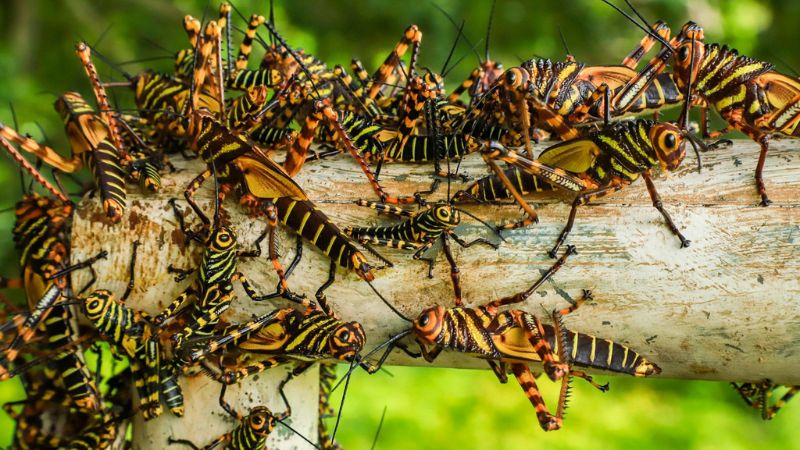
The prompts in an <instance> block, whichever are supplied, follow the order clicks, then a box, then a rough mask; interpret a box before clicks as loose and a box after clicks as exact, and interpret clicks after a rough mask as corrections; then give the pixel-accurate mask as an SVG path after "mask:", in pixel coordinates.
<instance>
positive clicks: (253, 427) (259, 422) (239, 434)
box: [167, 381, 319, 450]
mask: <svg viewBox="0 0 800 450" xmlns="http://www.w3.org/2000/svg"><path fill="white" fill-rule="evenodd" d="M285 383H286V382H285V381H284V382H283V383H281V386H280V388H279V392H280V394H281V398H282V399H283V402H284V404H285V405H286V410H285V411H283V412H280V413H278V414H275V413H273V412H272V411H271V410H270V409H269V408H267V407H266V406H263V405H262V406H256V407H253V408H251V409H250V412H249V413H248V414H247V415H244V414H242V413H240V412H238V411H236V410H235V409H234V408H233V407H232V406H231V405H230V404H229V403H228V402H227V401H225V391H226V390H227V387H228V385H226V384H223V385H222V389H221V390H220V393H219V404H220V406H222V409H224V410H225V412H227V413H228V414H230V415H231V416H232V417H234V418H235V419H236V420H238V421H239V425H237V426H236V428H234V429H233V431H230V432H228V433H225V434H223V435H222V436H220V437H218V438H217V439H215V440H214V441H213V442H211V443H209V444H208V445H205V446H203V447H198V446H197V445H195V444H194V442H192V441H190V440H188V439H175V438H173V437H172V436H170V437H169V438H168V440H167V442H169V443H170V444H183V445H187V446H189V447H192V448H193V449H195V450H211V449H212V448H216V447H217V446H218V445H220V444H223V443H224V444H225V448H227V449H231V450H262V449H265V448H266V443H267V438H268V437H269V435H270V434H271V433H272V431H273V430H274V429H275V422H278V423H280V424H281V425H283V426H285V427H286V428H288V429H289V430H291V431H292V432H293V433H295V434H297V435H298V436H300V438H302V439H303V440H304V441H306V442H307V443H309V444H310V445H311V446H312V447H314V448H317V449H318V448H319V447H318V446H317V445H315V444H314V443H313V442H311V441H310V440H309V439H308V438H306V437H305V436H303V435H302V434H300V433H298V432H297V431H296V430H295V429H294V428H292V427H291V426H289V424H287V423H286V422H284V420H285V419H286V418H288V417H289V416H290V415H291V414H292V408H291V406H290V405H289V401H288V400H287V399H286V394H285V393H284V392H283V386H284V385H285Z"/></svg>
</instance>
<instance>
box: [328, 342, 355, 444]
mask: <svg viewBox="0 0 800 450" xmlns="http://www.w3.org/2000/svg"><path fill="white" fill-rule="evenodd" d="M357 361H358V360H357V359H356V358H353V360H352V361H351V362H350V370H348V371H347V381H345V383H344V392H342V401H341V402H339V412H338V413H337V414H336V423H335V424H334V425H333V433H332V434H331V443H333V442H336V432H337V431H338V430H339V421H340V420H341V419H342V409H344V399H345V398H346V397H347V389H348V388H349V387H350V377H351V376H352V374H353V367H355V366H357Z"/></svg>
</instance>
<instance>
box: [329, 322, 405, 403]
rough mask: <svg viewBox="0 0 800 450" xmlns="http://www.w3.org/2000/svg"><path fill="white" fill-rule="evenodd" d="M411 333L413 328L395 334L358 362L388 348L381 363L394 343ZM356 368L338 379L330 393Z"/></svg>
mask: <svg viewBox="0 0 800 450" xmlns="http://www.w3.org/2000/svg"><path fill="white" fill-rule="evenodd" d="M413 331H414V329H413V328H409V329H407V330H405V331H402V332H400V333H399V334H396V335H394V336H392V337H390V338H389V339H387V340H386V341H385V342H383V343H382V344H380V345H378V346H376V347H375V348H373V349H372V350H370V351H369V353H367V354H366V355H365V356H364V357H362V358H360V361H365V360H366V359H367V358H369V357H370V356H372V355H374V354H375V353H376V352H377V351H378V350H380V349H382V348H384V347H388V348H387V351H386V353H384V355H383V356H381V361H384V360H385V359H386V356H387V355H388V353H389V352H390V351H391V350H392V349H394V346H395V343H396V342H397V341H399V340H400V339H403V338H404V337H406V336H408V335H409V334H411V333H412V332H413ZM359 365H360V363H359ZM356 367H358V366H356ZM356 367H353V368H352V369H350V370H348V371H347V373H346V374H345V375H344V377H342V378H341V379H339V381H338V382H337V383H336V384H335V385H334V386H333V387H332V388H331V392H334V391H335V390H336V389H337V388H338V387H339V385H340V384H342V382H343V381H344V379H345V377H346V376H348V375H349V374H350V373H351V372H353V371H354V370H355V369H356Z"/></svg>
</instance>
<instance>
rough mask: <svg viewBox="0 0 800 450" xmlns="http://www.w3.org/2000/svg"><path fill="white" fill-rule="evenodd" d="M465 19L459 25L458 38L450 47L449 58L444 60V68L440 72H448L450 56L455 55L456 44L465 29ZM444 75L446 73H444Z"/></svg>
mask: <svg viewBox="0 0 800 450" xmlns="http://www.w3.org/2000/svg"><path fill="white" fill-rule="evenodd" d="M465 23H466V22H465V21H463V20H462V21H461V25H459V26H458V34H456V40H455V41H454V42H453V46H452V47H450V53H448V54H447V59H445V60H444V65H443V66H442V70H440V71H439V73H441V74H444V73H446V72H447V65H448V64H449V63H450V58H452V57H453V53H454V52H455V51H456V46H458V40H459V38H460V37H461V31H462V30H464V24H465ZM442 76H444V75H442Z"/></svg>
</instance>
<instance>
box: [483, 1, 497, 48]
mask: <svg viewBox="0 0 800 450" xmlns="http://www.w3.org/2000/svg"><path fill="white" fill-rule="evenodd" d="M496 4H497V0H492V9H490V10H489V24H488V25H486V50H485V51H484V55H485V56H484V61H488V60H489V39H490V38H491V37H492V22H493V21H494V6H495V5H496Z"/></svg>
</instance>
